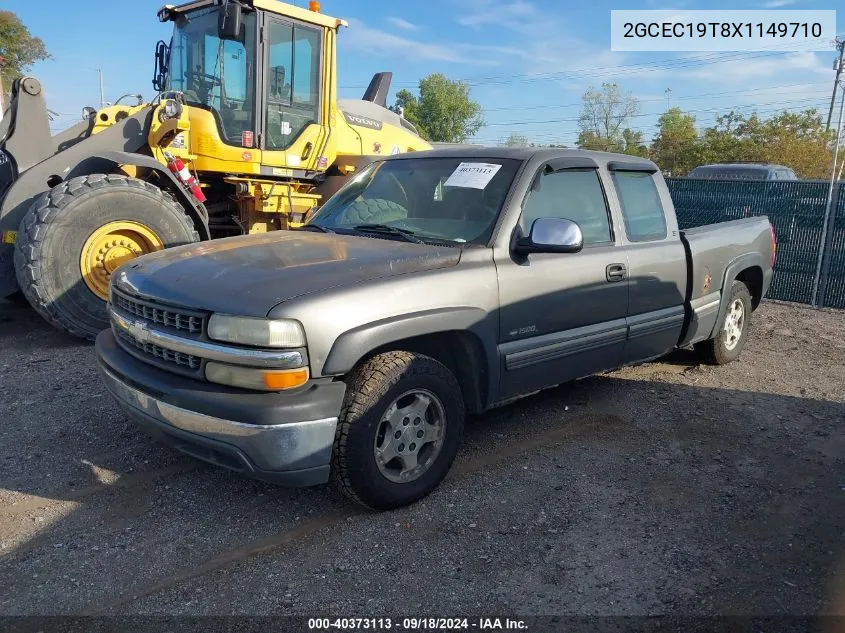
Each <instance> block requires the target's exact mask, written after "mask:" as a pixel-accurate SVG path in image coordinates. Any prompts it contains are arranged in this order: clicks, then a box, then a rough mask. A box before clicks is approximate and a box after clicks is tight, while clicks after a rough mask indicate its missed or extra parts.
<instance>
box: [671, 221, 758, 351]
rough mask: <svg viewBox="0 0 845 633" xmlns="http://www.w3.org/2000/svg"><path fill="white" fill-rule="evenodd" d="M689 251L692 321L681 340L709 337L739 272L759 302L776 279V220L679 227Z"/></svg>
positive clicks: (688, 301)
mask: <svg viewBox="0 0 845 633" xmlns="http://www.w3.org/2000/svg"><path fill="white" fill-rule="evenodd" d="M680 234H681V241H682V242H683V244H684V248H685V249H686V256H687V270H688V278H687V296H686V304H687V306H688V309H689V310H690V314H689V320H690V325H689V327H688V328H687V329H686V332H685V333H684V335H683V337H682V340H681V344H682V345H686V344H690V343H694V342H697V341H699V340H703V339H705V338H708V337H709V336H710V334H711V333H712V330H713V326H714V325H715V324H716V323H717V322H718V319H719V316H720V310H719V308H720V301H721V298H722V293H723V292H729V291H730V288H729V287H728V288H724V287H723V286H724V284H725V283H726V280H727V279H734V277H735V273H734V274H731V273H732V272H734V271H738V270H743V271H746V272H745V273H744V274H743V277H742V278H740V280H741V281H744V282H745V283H746V285H748V287H749V289H750V291H751V295H752V299H753V302H754V307H755V308H756V307H757V305H758V304H759V302H760V298H761V297H762V296H763V294H764V293H765V290H766V288H767V287H768V284H769V282H770V280H771V262H772V259H773V255H774V246H773V242H772V233H771V225H770V224H769V219H768V217H766V216H758V217H753V218H744V219H742V220H733V221H730V222H720V223H718V224H707V225H705V226H699V227H696V228H692V229H686V230H683V231H681V232H680Z"/></svg>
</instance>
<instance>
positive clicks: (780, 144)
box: [702, 109, 834, 179]
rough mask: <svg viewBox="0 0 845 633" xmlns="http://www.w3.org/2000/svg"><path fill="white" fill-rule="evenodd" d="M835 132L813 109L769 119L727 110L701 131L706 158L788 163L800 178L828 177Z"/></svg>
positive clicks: (729, 160) (717, 160)
mask: <svg viewBox="0 0 845 633" xmlns="http://www.w3.org/2000/svg"><path fill="white" fill-rule="evenodd" d="M833 141H834V133H832V132H826V131H825V129H824V122H823V121H822V117H821V114H819V112H818V110H816V109H809V110H804V111H803V112H781V113H780V114H775V115H773V116H771V117H769V118H768V119H763V118H760V117H759V116H758V115H757V114H756V113H754V114H751V115H750V116H745V115H743V114H738V113H736V112H730V113H728V114H725V115H722V116H720V117H718V118H717V119H716V125H714V126H713V127H710V128H707V129H706V130H705V131H704V137H703V140H702V157H703V159H704V160H705V162H732V161H755V162H768V163H776V164H779V165H786V166H787V167H791V168H792V169H793V170H794V171H795V173H796V174H797V175H798V177H799V178H822V179H824V178H828V177H830V166H831V162H832V160H833V157H832V147H833Z"/></svg>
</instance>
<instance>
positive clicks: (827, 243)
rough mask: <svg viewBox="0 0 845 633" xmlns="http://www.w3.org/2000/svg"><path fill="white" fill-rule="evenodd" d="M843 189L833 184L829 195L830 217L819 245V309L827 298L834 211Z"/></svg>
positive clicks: (834, 223)
mask: <svg viewBox="0 0 845 633" xmlns="http://www.w3.org/2000/svg"><path fill="white" fill-rule="evenodd" d="M843 188H845V185H843V184H841V183H838V182H837V183H835V186H834V187H833V192H832V195H831V200H830V216H829V217H828V218H827V226H826V233H825V232H824V231H823V233H825V234H826V239H825V240H824V243H822V244H820V248H821V249H822V253H823V255H822V268H821V273H820V275H819V295H818V306H817V307H819V308H823V307H824V300H825V297H827V281H828V277H829V276H830V261H831V260H832V259H833V257H832V255H831V254H832V253H833V240H834V237H835V234H834V230H833V229H834V227H835V226H836V209H837V208H838V206H839V197H840V196H841V195H842V190H843Z"/></svg>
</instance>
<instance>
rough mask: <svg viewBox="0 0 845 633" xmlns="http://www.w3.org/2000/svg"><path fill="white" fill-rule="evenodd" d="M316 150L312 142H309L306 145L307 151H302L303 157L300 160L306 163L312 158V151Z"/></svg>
mask: <svg viewBox="0 0 845 633" xmlns="http://www.w3.org/2000/svg"><path fill="white" fill-rule="evenodd" d="M313 149H314V144H313V143H312V142H311V141H308V142H307V143H306V144H305V149H303V150H302V156H300V160H303V161H306V160H308V158H309V157H310V156H311V150H313Z"/></svg>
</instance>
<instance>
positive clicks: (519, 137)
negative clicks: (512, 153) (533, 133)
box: [504, 132, 533, 147]
mask: <svg viewBox="0 0 845 633" xmlns="http://www.w3.org/2000/svg"><path fill="white" fill-rule="evenodd" d="M504 145H506V146H507V147H529V146H533V144H532V143H531V141H529V140H528V137H527V136H525V135H524V134H517V133H516V132H512V133H511V135H510V136H508V138H506V139H505V142H504Z"/></svg>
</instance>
